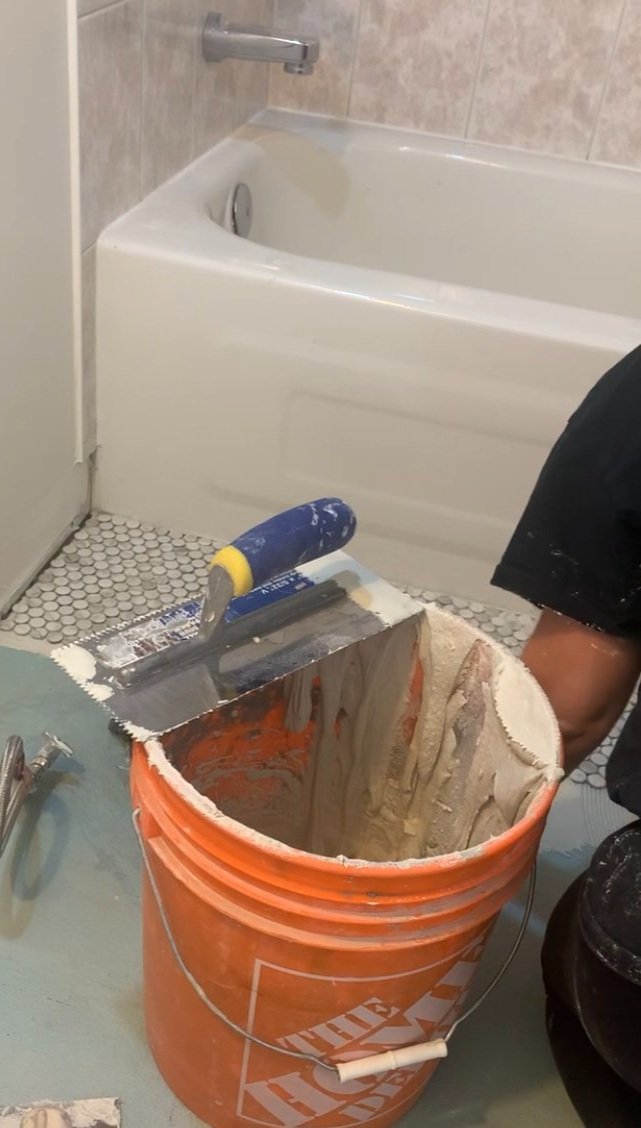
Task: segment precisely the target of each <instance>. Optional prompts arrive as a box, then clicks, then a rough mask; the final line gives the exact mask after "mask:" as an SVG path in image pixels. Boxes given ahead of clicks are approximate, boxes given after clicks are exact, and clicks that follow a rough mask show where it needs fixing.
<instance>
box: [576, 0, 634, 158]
mask: <svg viewBox="0 0 641 1128" xmlns="http://www.w3.org/2000/svg"><path fill="white" fill-rule="evenodd" d="M627 9H628V0H623V3H622V4H621V11H620V12H619V22H618V24H617V28H616V31H615V33H614V36H613V41H612V49H611V51H610V58H609V60H608V66H607V69H606V73H605V77H604V80H603V88H602V90H601V95H600V97H599V104H598V106H597V108H596V112H595V114H594V125H593V126H592V130H591V133H590V137H589V139H588V146H587V152H586V154H585V159H586V161H590V160H592V159H593V158H592V153H593V151H594V147H595V145H596V137H597V133H598V130H599V122H600V121H601V114H602V112H603V107H604V105H605V98H606V94H607V92H608V86H609V85H610V79H611V77H612V71H613V70H614V61H615V59H616V53H617V48H618V46H619V40H620V39H621V31H622V29H623V21H624V19H625V14H626V12H627Z"/></svg>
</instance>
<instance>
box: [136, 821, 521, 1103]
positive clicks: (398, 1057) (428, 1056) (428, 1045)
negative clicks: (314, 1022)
mask: <svg viewBox="0 0 641 1128" xmlns="http://www.w3.org/2000/svg"><path fill="white" fill-rule="evenodd" d="M131 817H132V822H133V825H134V830H135V832H136V838H137V839H138V845H139V846H140V852H141V854H142V860H143V863H144V867H145V871H146V874H147V877H148V879H149V885H150V886H151V891H152V893H153V895H154V900H155V902H156V906H157V908H158V912H159V914H160V919H161V921H162V925H163V928H164V930H165V934H166V936H167V940H168V941H169V946H170V948H171V951H172V955H173V957H174V959H175V961H176V963H177V965H178V967H179V968H180V970H181V971H182V973H183V975H184V976H185V979H186V980H187V982H188V983H189V984H190V986H191V987H192V988H193V990H194V991H195V992H196V994H197V995H198V998H199V999H200V1000H201V1002H203V1003H204V1004H205V1006H206V1007H207V1009H208V1010H210V1011H211V1012H212V1014H213V1015H215V1016H216V1018H218V1019H220V1021H221V1022H224V1023H225V1026H228V1027H229V1029H230V1030H233V1031H234V1033H236V1034H239V1035H240V1037H241V1038H246V1039H247V1041H248V1042H252V1043H253V1044H254V1045H255V1046H260V1047H261V1048H262V1049H264V1050H272V1051H273V1053H276V1054H285V1056H286V1057H291V1058H297V1059H298V1060H299V1061H307V1062H311V1063H312V1064H313V1065H319V1066H321V1068H322V1069H329V1070H330V1071H331V1072H332V1073H333V1074H334V1075H336V1076H338V1079H339V1081H341V1082H345V1081H354V1080H356V1079H357V1078H359V1077H370V1076H372V1075H373V1074H375V1073H386V1072H387V1071H388V1070H390V1069H402V1068H407V1067H408V1066H410V1065H418V1064H419V1063H421V1062H426V1061H435V1060H437V1059H438V1058H444V1057H447V1053H448V1047H447V1043H448V1042H449V1040H450V1038H451V1037H452V1034H453V1033H454V1031H455V1030H456V1029H457V1027H459V1026H460V1025H461V1023H462V1022H465V1019H466V1018H469V1017H470V1016H471V1015H472V1014H474V1012H475V1011H477V1010H478V1008H479V1007H480V1006H481V1005H482V1003H484V1002H485V1000H486V999H487V997H488V995H490V994H491V992H492V991H493V990H494V988H495V987H496V986H497V984H498V983H499V982H500V980H501V979H502V978H503V976H504V975H505V973H506V971H507V969H508V968H509V966H510V964H511V963H512V961H513V959H514V957H515V956H516V953H517V952H518V950H519V948H520V947H521V942H522V940H523V937H524V936H525V933H526V930H527V926H528V923H529V920H530V915H531V912H532V906H533V904H534V894H535V892H536V861H535V862H534V864H533V865H532V869H531V870H530V880H529V883H528V891H527V898H526V902H525V907H524V909H523V917H522V919H521V924H520V925H519V930H518V932H517V934H516V938H515V940H514V942H513V944H512V947H511V948H510V951H509V952H508V954H507V956H506V958H505V960H504V961H503V963H502V964H501V966H500V968H499V969H498V971H497V972H496V974H495V975H494V976H493V978H492V979H491V980H490V982H489V983H488V985H487V987H486V988H485V990H484V991H482V992H481V994H480V995H479V997H478V999H476V1001H475V1002H473V1003H472V1005H471V1006H469V1007H468V1008H467V1010H466V1011H464V1013H463V1014H462V1015H461V1016H460V1018H457V1020H456V1022H454V1023H453V1024H452V1026H451V1027H450V1029H449V1030H448V1032H447V1034H446V1035H445V1037H444V1038H433V1039H432V1041H430V1042H419V1043H417V1044H415V1045H411V1046H403V1047H401V1048H400V1049H397V1050H388V1051H387V1053H383V1054H375V1055H373V1056H371V1057H366V1058H360V1059H358V1060H356V1061H345V1062H329V1061H323V1059H322V1058H319V1057H316V1056H315V1055H314V1054H304V1053H300V1052H299V1051H297V1050H288V1049H286V1048H285V1047H284V1046H278V1045H276V1043H275V1042H264V1041H263V1039H262V1038H257V1037H256V1035H255V1034H250V1033H249V1031H248V1030H245V1029H244V1027H242V1026H239V1025H238V1023H236V1022H234V1021H233V1020H232V1019H231V1018H229V1017H228V1016H227V1015H226V1014H225V1013H224V1011H222V1010H220V1008H219V1007H217V1006H216V1004H215V1003H213V1002H212V1001H211V999H210V998H209V996H208V995H207V994H206V992H205V990H204V988H203V987H201V985H200V983H199V982H198V980H197V979H195V978H194V976H193V975H192V974H191V972H190V970H189V968H188V967H187V966H186V964H185V963H184V961H183V958H182V956H181V955H180V952H179V951H178V947H177V945H176V941H175V939H174V935H173V932H172V930H171V925H170V923H169V919H168V917H167V913H166V912H165V906H164V905H163V902H162V898H161V896H160V890H159V888H158V884H157V882H156V878H155V876H154V872H153V870H152V867H151V862H150V861H149V856H148V854H147V851H146V849H145V844H144V842H143V838H142V834H141V831H140V807H136V809H135V811H134V812H133V814H132V816H131Z"/></svg>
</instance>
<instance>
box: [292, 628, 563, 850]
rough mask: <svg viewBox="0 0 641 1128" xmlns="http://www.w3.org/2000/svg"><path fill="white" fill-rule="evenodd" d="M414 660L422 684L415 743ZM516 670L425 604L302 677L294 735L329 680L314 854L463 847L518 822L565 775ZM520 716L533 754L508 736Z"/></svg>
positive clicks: (311, 830)
mask: <svg viewBox="0 0 641 1128" xmlns="http://www.w3.org/2000/svg"><path fill="white" fill-rule="evenodd" d="M417 654H418V656H419V659H420V662H421V664H422V668H423V673H424V688H423V694H422V700H421V703H420V707H419V710H418V717H417V719H416V724H415V726H414V728H413V734H412V736H411V739H409V740H408V736H407V733H406V731H405V721H406V718H407V711H408V693H409V692H410V687H411V684H412V673H413V670H414V668H415V665H416V657H417ZM512 665H513V666H515V667H516V666H517V663H516V660H515V659H514V658H512V656H511V655H508V654H505V655H504V654H503V653H502V651H501V650H500V648H498V647H497V646H496V645H495V644H493V643H492V642H491V641H490V640H486V639H484V638H479V637H478V635H477V632H474V631H472V629H471V628H470V627H469V626H468V625H467V624H465V623H464V622H463V621H461V620H457V619H456V618H455V617H454V616H451V615H448V614H447V613H445V612H442V611H440V610H439V609H438V608H436V607H429V608H427V609H426V613H425V615H424V616H422V617H419V618H418V619H412V620H409V621H408V622H407V623H405V624H401V625H399V626H396V627H394V628H393V629H392V630H390V631H388V632H387V633H386V634H385V635H380V636H378V637H377V638H373V639H367V640H365V641H364V642H362V643H359V644H358V646H354V647H350V648H348V649H347V650H344V651H342V652H339V653H337V654H335V655H332V656H331V657H329V658H326V659H324V660H323V662H322V663H320V664H319V666H318V667H316V668H314V667H309V668H307V669H305V670H302V671H300V672H299V673H297V674H294V675H293V676H292V679H291V684H290V694H289V711H288V717H287V722H286V723H287V726H288V727H291V728H292V729H294V730H295V731H299V730H302V729H303V728H304V727H305V726H306V725H307V724H308V722H309V719H310V716H311V709H312V685H313V682H314V679H315V678H318V679H320V683H321V696H320V714H319V716H318V718H317V728H316V734H315V738H314V743H313V745H312V750H311V751H312V754H311V761H310V762H311V767H310V771H309V772H308V776H307V779H306V780H305V784H304V790H305V793H304V797H303V801H304V804H305V807H306V809H307V815H308V831H307V841H306V843H305V844H304V848H305V849H307V850H309V851H311V852H313V853H317V854H323V855H326V856H336V855H343V856H346V857H351V858H360V859H363V860H367V861H401V860H404V859H408V858H420V857H430V856H435V855H440V854H447V853H451V852H453V851H460V850H464V849H466V848H468V847H471V846H475V845H478V844H480V843H482V842H485V841H487V840H488V839H489V838H491V837H494V836H496V835H498V834H501V833H502V832H503V831H505V830H507V829H508V828H509V827H511V826H513V825H514V824H515V823H516V822H517V821H518V820H519V819H520V818H521V817H522V816H523V814H524V813H525V812H526V811H527V809H528V807H529V805H530V803H531V801H532V798H533V797H534V795H535V794H536V793H537V791H538V790H539V788H540V787H541V786H542V785H543V784H544V783H545V782H546V781H547V780H549V779H550V778H554V777H555V775H558V765H557V764H556V752H557V749H556V747H555V743H554V726H553V723H552V722H551V715H550V713H548V712H547V711H546V710H545V708H544V707H543V706H544V704H545V703H544V701H543V700H542V699H541V695H540V691H539V690H538V688H537V687H536V686H535V684H534V682H533V681H532V679H530V678H529V675H527V673H526V671H525V670H522V671H519V670H518V667H517V670H516V675H514V671H513V670H512V669H511V666H512ZM506 674H507V675H509V676H505V675H506ZM520 674H522V676H519V675H520ZM499 691H500V695H501V715H499V711H498V709H497V695H498V694H499ZM520 714H522V715H523V718H524V723H523V725H520V728H522V729H523V731H524V732H525V733H526V734H527V737H528V742H529V743H530V744H531V745H532V746H531V747H527V746H526V745H524V744H523V743H522V742H521V741H520V740H516V739H515V738H514V736H513V735H512V734H510V733H508V731H507V730H506V727H505V724H506V717H508V716H509V717H510V718H512V719H516V718H518V717H519V715H520ZM519 735H521V733H519ZM279 837H280V836H279ZM283 840H286V839H283Z"/></svg>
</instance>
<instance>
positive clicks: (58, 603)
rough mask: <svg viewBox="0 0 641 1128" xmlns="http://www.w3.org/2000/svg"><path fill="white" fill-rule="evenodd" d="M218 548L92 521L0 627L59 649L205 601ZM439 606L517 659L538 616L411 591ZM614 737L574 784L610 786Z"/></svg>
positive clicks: (128, 523) (106, 519) (107, 520)
mask: <svg viewBox="0 0 641 1128" xmlns="http://www.w3.org/2000/svg"><path fill="white" fill-rule="evenodd" d="M214 548H215V544H214V542H212V541H208V540H205V539H204V538H202V537H197V536H190V535H181V534H179V533H172V532H170V531H169V530H167V529H162V528H156V527H154V526H152V525H146V524H142V523H141V522H139V521H135V520H133V519H131V518H129V517H118V516H113V515H109V514H105V513H96V514H93V515H92V516H91V517H89V518H88V520H87V521H86V522H85V523H84V524H83V526H82V528H80V529H79V530H78V532H76V533H75V534H74V535H73V536H72V537H71V538H70V539H69V541H68V542H67V543H66V544H65V545H64V546H63V547H62V549H61V550H60V552H59V553H58V554H57V555H56V556H55V557H54V558H53V560H51V561H50V563H49V564H48V565H47V566H46V568H44V569H43V571H42V572H41V573H40V574H39V576H38V577H37V578H36V580H35V581H34V582H33V583H32V584H31V586H30V587H29V588H28V589H27V591H26V592H25V593H24V595H22V596H21V598H20V599H19V600H17V602H16V603H15V604H14V605H13V607H12V608H11V609H10V611H9V612H8V613H7V614H6V615H5V616H4V618H3V619H2V620H0V644H1V643H2V637H3V634H4V635H5V637H6V638H7V639H8V638H9V637H10V636H13V637H16V638H19V639H21V640H23V641H24V643H25V644H28V641H29V640H34V641H35V642H38V643H42V644H47V645H51V646H54V645H58V644H59V643H63V642H70V641H71V640H73V639H76V638H82V637H83V636H85V635H88V634H93V633H94V632H95V631H100V630H104V628H105V627H107V626H109V625H111V624H113V625H115V624H117V623H119V622H127V621H128V620H130V619H134V618H136V617H137V616H138V615H144V614H145V613H146V612H147V611H153V610H155V609H157V608H158V607H163V606H167V605H169V604H172V603H180V602H181V601H182V600H184V599H191V598H194V597H198V596H199V595H200V594H201V592H202V591H203V588H204V585H205V580H206V575H207V562H208V560H209V558H210V557H211V554H212V550H213V549H214ZM405 590H407V591H408V592H409V593H410V594H411V595H414V596H416V597H419V598H422V599H425V600H428V601H432V600H435V601H436V602H437V603H438V604H439V605H440V606H441V607H443V608H445V610H447V611H451V612H453V613H454V614H455V615H459V616H460V617H461V618H463V619H467V620H468V622H469V623H470V624H471V625H472V626H475V627H478V628H479V629H480V630H482V631H484V632H485V633H486V634H488V635H491V636H492V637H493V638H495V639H496V640H497V641H498V642H500V643H502V644H503V645H504V646H506V647H508V649H509V650H512V651H513V652H514V653H516V654H518V653H519V652H520V650H521V648H522V646H523V644H524V642H525V641H526V639H527V638H528V636H529V634H530V631H531V630H532V626H533V624H534V621H535V614H534V613H528V612H515V611H501V610H499V609H497V608H493V607H488V606H485V605H484V604H482V603H477V602H474V601H470V600H466V599H461V598H459V597H457V596H453V595H442V594H439V593H437V592H432V591H421V590H419V589H416V588H406V589H405ZM619 727H620V726H618V727H617V730H615V732H614V733H613V734H611V735H610V737H608V739H607V740H606V741H605V742H604V744H603V745H602V747H601V748H600V749H599V750H598V751H596V752H594V753H593V754H592V755H591V756H590V757H589V758H588V759H587V760H586V761H584V763H583V764H582V765H581V768H580V769H578V770H577V771H576V772H574V773H573V775H572V776H571V778H572V779H573V780H574V781H575V783H578V784H588V785H589V786H591V787H594V788H597V789H602V788H604V787H605V764H606V763H607V757H608V754H609V752H610V751H611V749H612V746H613V744H614V740H615V738H616V732H617V731H618V728H619Z"/></svg>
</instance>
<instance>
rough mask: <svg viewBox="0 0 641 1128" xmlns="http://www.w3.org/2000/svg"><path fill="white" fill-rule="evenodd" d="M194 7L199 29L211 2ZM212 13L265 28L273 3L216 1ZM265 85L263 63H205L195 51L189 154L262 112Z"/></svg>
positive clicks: (202, 0)
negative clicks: (215, 12)
mask: <svg viewBox="0 0 641 1128" xmlns="http://www.w3.org/2000/svg"><path fill="white" fill-rule="evenodd" d="M198 8H199V12H198V19H199V26H200V27H202V24H203V22H204V19H205V16H206V14H207V12H209V11H211V10H212V0H198ZM215 10H216V11H219V12H222V13H223V15H224V16H225V17H226V19H227V20H229V22H230V23H239V24H260V25H264V26H267V27H268V26H271V24H272V23H273V11H274V0H218V2H217V3H216V6H215ZM268 84H269V68H268V66H267V64H266V63H253V62H242V61H237V60H231V59H225V61H224V62H222V63H206V62H205V61H204V59H203V58H202V56H201V54H200V49H198V51H197V60H196V82H195V91H194V114H193V129H194V132H193V150H192V155H193V156H195V157H197V156H199V155H200V154H201V153H203V152H205V150H206V149H210V148H211V146H212V145H215V144H216V142H217V141H220V139H221V138H222V137H226V136H227V134H229V133H231V132H233V130H234V129H236V127H237V126H239V125H240V124H241V123H242V122H244V121H247V119H248V118H249V117H251V116H252V114H254V113H256V112H257V110H259V109H262V108H263V107H264V106H265V105H266V103H267V98H268V89H269V85H268Z"/></svg>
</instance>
